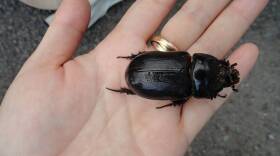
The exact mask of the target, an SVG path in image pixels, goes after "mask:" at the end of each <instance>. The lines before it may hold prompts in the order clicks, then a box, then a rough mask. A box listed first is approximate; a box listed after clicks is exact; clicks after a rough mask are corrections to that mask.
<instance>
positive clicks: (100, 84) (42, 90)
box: [0, 0, 267, 156]
mask: <svg viewBox="0 0 280 156" xmlns="http://www.w3.org/2000/svg"><path fill="white" fill-rule="evenodd" d="M174 3H175V0H160V1H159V0H139V1H136V2H135V4H134V5H133V6H132V7H131V9H130V10H129V11H128V12H127V14H126V15H125V16H124V17H123V19H122V21H121V22H120V23H119V24H118V25H117V27H116V28H115V29H114V30H113V32H112V33H111V34H110V35H108V37H107V38H106V39H105V40H104V41H103V42H101V43H100V44H99V45H98V46H97V47H96V48H95V49H94V50H92V51H91V52H89V53H88V54H86V55H82V56H79V57H77V58H74V59H71V57H72V55H73V53H74V52H75V50H76V48H77V47H78V45H79V43H80V40H81V38H82V36H83V32H84V31H85V30H86V27H87V23H88V19H89V4H88V2H87V1H86V0H80V1H76V0H64V1H63V4H62V6H61V7H60V9H59V11H58V12H57V14H56V18H55V20H54V22H53V23H52V25H51V26H50V28H49V30H48V32H47V33H46V35H45V37H44V39H43V40H42V42H41V44H40V45H39V47H38V48H37V49H36V51H35V52H34V54H33V55H32V56H31V57H30V58H29V59H28V61H27V62H26V63H25V65H24V66H23V68H22V70H21V71H20V72H19V74H18V75H17V77H16V79H15V81H14V82H13V84H12V85H11V87H10V88H9V90H8V92H7V94H6V96H5V98H4V100H3V103H2V106H1V109H0V138H1V139H0V155H3V156H14V155H21V156H33V155H34V156H38V155H40V156H57V155H61V156H62V155H63V156H72V155H73V156H77V155H79V156H92V155H98V156H101V155H153V156H154V155H161V156H164V155H166V156H168V155H183V154H184V152H185V150H186V148H187V147H188V145H189V144H190V143H191V142H192V140H193V139H194V137H195V136H196V134H197V133H198V132H199V131H200V130H201V128H202V127H203V125H204V124H205V123H206V122H207V121H208V120H209V118H210V117H211V116H212V115H213V113H214V112H215V111H216V110H217V109H218V108H219V107H220V106H221V105H222V103H223V102H224V100H225V99H221V98H220V99H219V98H217V99H215V100H212V101H211V100H205V99H190V100H189V101H188V102H187V103H186V104H185V105H184V107H183V110H182V116H180V107H169V108H165V109H160V110H158V109H155V107H157V106H161V105H164V104H167V103H168V102H169V101H153V100H148V99H144V98H141V97H138V96H127V95H124V94H122V95H121V94H117V93H114V92H110V91H108V90H106V89H105V88H106V87H112V88H119V87H126V83H125V79H124V72H125V69H126V66H127V65H128V63H129V61H127V60H119V59H116V57H117V56H125V55H130V54H131V53H137V52H138V51H143V50H153V49H151V48H148V47H147V46H146V42H147V40H148V38H149V37H150V36H151V35H152V34H153V33H154V32H155V31H156V29H157V28H158V26H159V25H160V23H161V22H162V20H163V18H164V17H165V16H166V14H167V13H168V11H169V10H170V9H171V8H172V5H173V4H174ZM266 3H267V0H256V1H255V2H254V3H252V2H251V0H236V1H233V2H231V1H230V0H223V1H207V2H205V1H203V0H189V1H187V2H186V4H185V5H184V6H183V7H182V9H181V10H180V11H178V13H177V14H176V15H175V16H174V17H173V18H172V19H171V20H170V21H169V22H168V23H167V24H166V26H165V27H164V28H163V30H162V32H161V34H162V36H164V37H165V38H166V39H168V40H169V41H171V42H173V43H174V44H175V45H177V46H178V48H179V49H180V50H187V51H189V52H190V53H194V52H205V53H210V54H212V55H214V56H216V57H218V58H223V57H224V56H225V55H227V54H228V53H227V52H228V51H229V50H230V48H232V47H233V46H234V44H235V43H236V42H237V41H238V40H239V38H240V37H241V36H242V35H243V33H244V32H245V31H246V29H247V28H248V27H249V25H250V24H251V23H252V22H253V20H254V19H255V17H256V16H257V15H258V14H259V13H260V12H261V10H262V9H263V8H264V6H265V4H266ZM72 10H75V12H73V11H72ZM257 55H258V49H257V48H256V46H255V45H254V44H251V43H248V44H244V45H242V46H241V47H240V48H238V49H237V50H236V51H235V52H234V53H232V54H231V55H230V57H229V60H230V62H237V63H238V66H237V68H238V70H239V71H240V73H241V78H244V77H245V76H246V75H247V73H248V72H249V71H250V69H251V68H252V67H253V65H254V63H255V60H256V58H257ZM223 92H224V93H226V94H230V92H231V91H230V90H224V91H223Z"/></svg>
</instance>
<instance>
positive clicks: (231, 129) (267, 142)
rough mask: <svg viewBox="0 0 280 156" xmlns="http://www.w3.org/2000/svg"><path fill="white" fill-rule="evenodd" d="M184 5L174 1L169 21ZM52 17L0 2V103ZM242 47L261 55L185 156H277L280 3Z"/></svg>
mask: <svg viewBox="0 0 280 156" xmlns="http://www.w3.org/2000/svg"><path fill="white" fill-rule="evenodd" d="M133 2H134V0H125V1H124V2H121V3H119V4H117V5H115V6H114V7H113V8H111V9H110V10H109V12H108V13H107V14H106V15H105V16H104V17H103V18H102V19H100V20H98V22H97V23H96V24H94V25H93V26H92V27H91V28H90V29H89V30H88V31H87V33H86V35H85V38H84V40H83V42H82V45H81V47H80V49H79V50H78V51H79V52H78V54H83V53H85V52H87V51H88V50H90V49H93V48H94V47H95V46H96V45H97V44H98V43H99V42H100V41H101V40H102V39H104V37H106V35H107V34H108V33H109V32H110V31H111V30H112V29H113V28H114V26H115V25H116V24H117V23H118V21H119V20H120V18H121V17H122V16H123V15H124V13H125V12H126V10H127V9H128V8H129V6H130V5H131V4H132V3H133ZM184 2H185V0H178V3H177V5H176V7H175V8H174V10H173V11H172V13H171V14H170V16H172V14H174V13H175V12H176V10H178V9H179V8H180V6H181V5H182V4H183V3H184ZM252 3H253V0H252ZM52 13H53V12H52V11H43V10H38V9H35V8H31V7H29V6H27V5H24V4H23V3H20V2H19V1H18V0H1V1H0V101H1V100H2V99H3V96H4V94H5V92H6V90H7V89H8V87H9V85H10V84H11V82H12V80H13V78H14V77H15V75H16V74H17V72H18V71H19V69H20V67H21V66H22V64H23V63H24V62H25V60H26V59H27V58H28V57H29V56H30V55H31V53H32V52H33V51H34V49H35V48H36V46H37V45H38V43H39V42H40V40H41V39H42V37H43V35H44V33H45V32H46V29H47V28H48V26H47V24H46V23H45V22H44V19H45V18H46V17H48V16H49V15H50V14H52ZM170 16H169V17H170ZM221 40H223V39H221ZM247 41H250V42H254V43H256V44H257V45H258V46H259V48H260V50H261V54H260V58H259V60H258V62H257V65H256V67H255V68H254V70H253V72H252V73H251V74H250V76H249V77H248V78H247V80H246V81H245V82H244V83H243V84H242V85H241V87H240V92H239V93H237V94H234V95H233V96H232V97H231V98H230V100H228V102H226V104H225V105H224V106H223V107H222V108H221V109H220V110H219V111H218V112H217V113H216V114H215V116H214V117H213V118H212V119H211V121H210V122H209V123H208V124H207V125H206V126H205V127H204V129H203V130H202V131H201V133H200V134H199V136H198V137H197V138H196V139H195V141H194V142H193V143H192V145H191V148H190V149H189V150H188V152H187V153H186V156H187V155H188V156H279V155H280V0H271V1H270V3H269V5H268V6H267V7H266V9H265V10H264V12H263V13H262V14H261V15H260V16H259V17H258V19H257V20H256V21H255V23H254V24H253V25H252V27H251V28H250V29H249V30H248V32H247V33H246V35H245V36H244V37H243V38H242V39H241V41H240V43H244V42H247ZM240 43H239V44H240Z"/></svg>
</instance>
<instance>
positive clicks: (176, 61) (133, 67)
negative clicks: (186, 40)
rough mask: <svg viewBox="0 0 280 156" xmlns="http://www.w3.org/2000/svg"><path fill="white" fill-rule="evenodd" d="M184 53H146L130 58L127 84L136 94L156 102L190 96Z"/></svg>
mask: <svg viewBox="0 0 280 156" xmlns="http://www.w3.org/2000/svg"><path fill="white" fill-rule="evenodd" d="M190 65H191V57H190V55H189V54H188V53H186V52H172V53H162V52H149V53H144V54H142V55H139V56H137V57H136V58H135V59H133V60H132V61H131V63H130V65H129V66H128V68H127V71H126V81H127V84H128V86H129V88H130V89H132V90H133V91H134V92H135V93H136V94H138V95H140V96H142V97H145V98H149V99H155V100H181V99H185V98H187V97H189V96H190V95H191V88H192V87H191V85H192V82H191V78H190V74H189V67H190Z"/></svg>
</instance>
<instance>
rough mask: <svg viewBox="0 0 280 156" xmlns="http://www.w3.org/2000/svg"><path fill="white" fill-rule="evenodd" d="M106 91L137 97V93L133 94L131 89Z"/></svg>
mask: <svg viewBox="0 0 280 156" xmlns="http://www.w3.org/2000/svg"><path fill="white" fill-rule="evenodd" d="M106 89H108V90H110V91H113V92H118V93H125V94H127V95H135V93H133V92H132V91H131V90H130V89H127V88H121V89H111V88H106Z"/></svg>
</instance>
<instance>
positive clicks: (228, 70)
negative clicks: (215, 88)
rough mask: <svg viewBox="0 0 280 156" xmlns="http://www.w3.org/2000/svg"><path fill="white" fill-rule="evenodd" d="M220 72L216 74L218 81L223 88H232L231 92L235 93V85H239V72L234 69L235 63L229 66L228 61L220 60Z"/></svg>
mask: <svg viewBox="0 0 280 156" xmlns="http://www.w3.org/2000/svg"><path fill="white" fill-rule="evenodd" d="M220 62H221V63H220V65H219V66H220V70H219V73H218V77H217V78H218V81H220V82H221V83H223V84H224V87H232V89H233V91H237V89H235V85H236V84H237V83H239V81H240V77H239V75H240V74H239V71H238V70H237V69H235V66H237V63H234V64H232V65H231V64H230V63H229V61H225V60H222V61H220Z"/></svg>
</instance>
